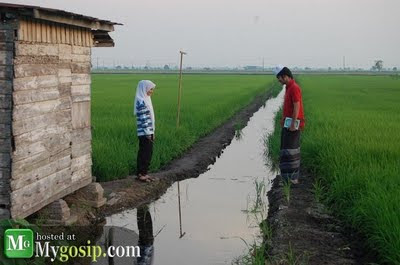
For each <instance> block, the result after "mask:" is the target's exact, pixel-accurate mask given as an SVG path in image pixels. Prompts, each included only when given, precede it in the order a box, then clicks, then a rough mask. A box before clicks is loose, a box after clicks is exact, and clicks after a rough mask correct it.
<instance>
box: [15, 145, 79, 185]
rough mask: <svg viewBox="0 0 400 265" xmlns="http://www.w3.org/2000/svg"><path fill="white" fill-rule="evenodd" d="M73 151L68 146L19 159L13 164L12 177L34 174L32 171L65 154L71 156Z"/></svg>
mask: <svg viewBox="0 0 400 265" xmlns="http://www.w3.org/2000/svg"><path fill="white" fill-rule="evenodd" d="M71 151H72V149H71V148H70V147H69V146H68V147H67V148H66V149H64V150H57V151H56V152H54V153H49V152H45V153H41V154H37V155H34V156H32V157H28V158H26V159H24V160H20V161H17V162H15V163H13V164H12V174H11V177H12V178H13V179H18V178H19V177H20V176H22V175H29V174H30V175H32V174H31V173H32V172H33V171H35V170H36V169H38V168H42V167H45V166H46V165H48V164H50V163H53V162H55V161H58V160H60V159H62V158H63V157H65V156H71Z"/></svg>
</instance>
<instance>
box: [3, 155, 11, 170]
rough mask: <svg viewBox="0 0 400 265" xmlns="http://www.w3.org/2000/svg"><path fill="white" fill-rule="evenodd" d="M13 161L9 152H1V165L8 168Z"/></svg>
mask: <svg viewBox="0 0 400 265" xmlns="http://www.w3.org/2000/svg"><path fill="white" fill-rule="evenodd" d="M10 163H11V157H10V154H9V153H0V167H4V168H8V167H9V166H10Z"/></svg>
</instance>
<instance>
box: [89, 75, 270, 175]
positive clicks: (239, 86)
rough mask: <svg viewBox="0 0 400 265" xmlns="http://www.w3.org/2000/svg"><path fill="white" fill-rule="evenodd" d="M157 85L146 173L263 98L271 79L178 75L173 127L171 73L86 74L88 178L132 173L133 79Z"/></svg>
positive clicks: (134, 151) (173, 79)
mask: <svg viewBox="0 0 400 265" xmlns="http://www.w3.org/2000/svg"><path fill="white" fill-rule="evenodd" d="M141 79H149V80H152V81H153V82H154V83H156V85H157V87H156V89H155V93H154V95H153V97H152V100H153V105H154V110H155V115H156V131H155V135H156V139H155V144H154V154H153V159H152V163H151V168H150V169H151V170H153V171H154V170H157V169H159V168H160V167H161V166H162V165H164V164H166V163H167V162H168V161H171V160H172V159H174V158H176V157H178V156H179V155H181V154H182V153H183V152H184V151H185V150H187V149H188V148H189V147H190V146H191V145H192V144H193V143H194V142H195V141H196V140H197V139H199V138H200V137H202V136H204V135H206V134H208V133H209V132H211V131H212V130H213V129H215V128H216V127H217V126H218V125H220V124H222V123H223V122H224V121H226V120H227V119H228V118H230V117H231V116H232V115H233V114H234V113H236V112H237V111H238V110H240V109H242V108H243V107H244V106H246V105H248V104H249V103H250V102H251V101H252V100H253V99H254V98H255V97H257V96H260V95H265V94H266V92H267V91H268V90H269V89H270V87H271V82H272V80H273V77H272V76H266V75H184V79H183V93H182V106H181V122H180V123H181V126H180V127H179V128H178V129H177V128H176V114H177V101H178V99H177V95H178V76H177V75H174V74H137V75H135V74H94V75H93V76H92V135H93V141H92V143H93V175H94V176H96V177H97V179H98V180H100V181H107V180H112V179H117V178H122V177H126V176H128V175H131V174H135V171H136V154H137V148H138V139H137V135H136V118H135V116H133V102H134V96H135V91H136V86H137V83H138V81H139V80H141Z"/></svg>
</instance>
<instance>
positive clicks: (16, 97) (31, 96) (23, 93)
mask: <svg viewBox="0 0 400 265" xmlns="http://www.w3.org/2000/svg"><path fill="white" fill-rule="evenodd" d="M59 97H60V92H59V90H58V88H57V87H53V88H48V89H35V90H20V91H15V92H14V93H13V103H14V104H15V105H20V104H26V103H33V102H39V101H46V100H52V99H57V98H59Z"/></svg>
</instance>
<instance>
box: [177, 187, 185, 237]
mask: <svg viewBox="0 0 400 265" xmlns="http://www.w3.org/2000/svg"><path fill="white" fill-rule="evenodd" d="M178 207H179V233H180V235H179V238H182V237H183V236H184V235H185V234H186V233H183V234H182V213H181V189H180V187H179V181H178Z"/></svg>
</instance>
